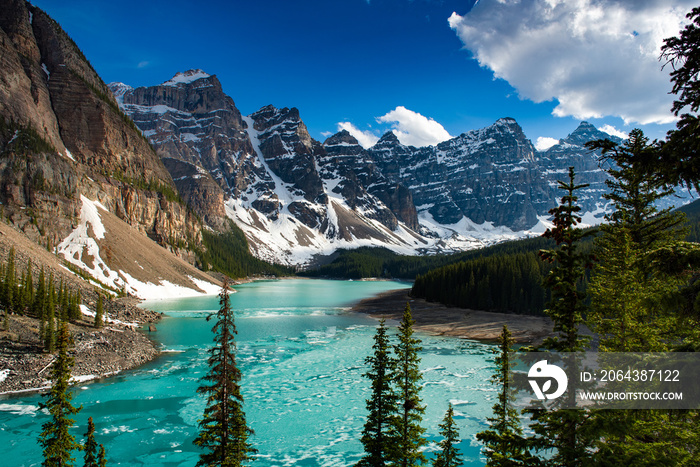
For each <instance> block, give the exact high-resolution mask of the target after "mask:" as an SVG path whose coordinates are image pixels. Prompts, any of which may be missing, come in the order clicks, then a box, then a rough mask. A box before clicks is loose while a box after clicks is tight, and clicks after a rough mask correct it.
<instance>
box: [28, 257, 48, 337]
mask: <svg viewBox="0 0 700 467" xmlns="http://www.w3.org/2000/svg"><path fill="white" fill-rule="evenodd" d="M45 300H46V289H45V279H44V268H43V267H42V268H41V271H40V272H39V280H38V281H37V287H36V293H35V294H34V300H33V301H32V307H31V308H32V314H33V315H34V316H36V317H37V319H38V320H39V341H40V342H42V343H43V342H44V339H45V338H46V314H45V312H44V309H45V307H46V306H45Z"/></svg>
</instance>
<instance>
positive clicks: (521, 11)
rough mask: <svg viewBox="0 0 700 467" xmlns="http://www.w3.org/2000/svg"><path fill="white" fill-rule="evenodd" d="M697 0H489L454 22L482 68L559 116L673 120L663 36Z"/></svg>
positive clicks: (682, 20) (677, 27) (672, 32)
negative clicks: (662, 55)
mask: <svg viewBox="0 0 700 467" xmlns="http://www.w3.org/2000/svg"><path fill="white" fill-rule="evenodd" d="M696 2H697V0H672V1H669V0H531V1H525V2H520V1H517V2H515V1H514V2H504V1H500V0H499V1H496V0H484V1H481V2H478V3H477V4H476V5H475V6H474V8H472V10H471V11H470V12H469V13H468V14H466V15H464V16H460V15H458V14H457V13H453V14H452V16H450V18H449V20H448V21H449V25H450V27H451V28H452V29H453V30H454V31H455V32H456V33H457V35H458V36H459V38H460V39H461V40H462V42H463V43H464V45H465V48H467V49H469V50H470V51H471V52H472V53H473V55H474V58H476V60H478V62H479V64H480V65H481V66H482V67H486V68H488V69H490V70H492V71H493V73H494V76H495V77H496V78H502V79H504V80H506V81H508V83H510V85H511V86H513V87H514V88H515V89H517V91H518V93H519V95H520V97H521V98H525V99H530V100H532V101H534V102H538V103H539V102H543V101H548V100H552V99H556V100H557V101H558V105H557V106H556V108H555V109H554V112H553V113H554V115H557V116H573V117H576V118H579V119H588V118H599V117H603V116H619V117H621V118H622V119H623V120H624V121H625V123H632V122H635V123H641V124H648V123H670V122H672V121H674V117H673V115H672V114H671V111H670V109H671V104H672V101H673V96H670V95H669V94H668V92H669V91H670V90H671V84H670V80H669V72H670V70H669V68H670V67H666V68H665V69H664V70H661V65H662V63H661V62H659V54H660V48H661V46H662V45H663V40H664V39H665V38H667V37H671V36H675V35H677V34H678V32H679V30H680V29H681V28H682V27H683V25H684V24H685V21H686V20H685V18H684V17H685V14H686V13H687V12H688V11H690V9H691V8H692V7H693V6H695V3H696Z"/></svg>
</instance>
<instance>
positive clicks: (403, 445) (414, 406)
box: [394, 303, 426, 467]
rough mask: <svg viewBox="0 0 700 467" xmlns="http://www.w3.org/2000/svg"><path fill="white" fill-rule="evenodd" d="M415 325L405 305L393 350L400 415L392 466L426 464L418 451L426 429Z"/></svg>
mask: <svg viewBox="0 0 700 467" xmlns="http://www.w3.org/2000/svg"><path fill="white" fill-rule="evenodd" d="M414 324H415V321H414V320H413V317H412V316H411V307H410V305H409V304H408V303H406V308H405V309H404V312H403V318H402V320H401V324H400V325H399V333H398V343H397V344H396V345H395V346H394V354H395V355H396V374H395V379H394V382H395V387H396V395H397V397H398V402H399V412H398V415H397V416H396V417H395V418H394V424H395V430H396V436H397V440H396V454H395V464H396V465H398V466H401V467H408V466H415V465H420V464H422V463H425V456H424V455H423V453H422V452H421V451H420V448H421V447H422V446H424V445H425V444H426V441H425V439H424V438H423V436H422V435H423V433H424V432H425V428H423V427H422V426H421V421H422V420H423V416H422V415H423V413H424V412H425V407H424V406H422V405H421V398H420V390H421V386H420V380H421V379H423V376H422V375H421V373H420V371H419V369H418V365H419V363H420V357H419V356H418V352H420V351H421V350H422V347H421V346H420V339H417V338H415V337H413V325H414Z"/></svg>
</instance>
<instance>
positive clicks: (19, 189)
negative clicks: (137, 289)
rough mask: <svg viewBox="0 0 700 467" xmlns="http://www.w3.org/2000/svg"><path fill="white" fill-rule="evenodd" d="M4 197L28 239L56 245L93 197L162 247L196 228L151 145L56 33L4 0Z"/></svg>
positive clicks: (0, 72)
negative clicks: (84, 205) (84, 202)
mask: <svg viewBox="0 0 700 467" xmlns="http://www.w3.org/2000/svg"><path fill="white" fill-rule="evenodd" d="M0 10H1V11H2V14H1V15H0V82H1V83H2V85H1V86H0V116H2V121H1V125H0V126H1V128H0V153H1V154H2V158H0V174H2V177H1V179H0V180H1V183H2V186H1V189H0V201H1V202H2V204H3V211H4V215H5V217H8V218H9V219H11V221H12V223H13V224H15V225H16V226H17V227H18V228H19V229H21V230H22V231H24V232H25V233H26V234H27V235H28V236H29V237H30V238H32V239H34V240H35V241H41V243H44V244H46V243H48V244H52V245H56V244H57V243H58V242H60V241H61V240H62V239H63V238H65V237H66V236H67V235H68V233H70V231H71V229H72V228H73V226H74V224H75V219H76V218H77V217H79V213H80V209H81V196H80V195H84V196H86V197H87V198H89V199H92V200H99V201H100V202H101V203H102V205H104V206H105V207H106V208H107V209H108V210H109V211H110V212H112V213H114V214H116V215H117V216H118V217H119V218H120V219H121V220H122V221H124V222H126V223H128V224H130V225H131V226H132V227H135V228H136V229H137V230H138V231H140V232H142V233H146V234H148V236H150V237H151V238H152V239H154V240H156V241H157V242H159V243H160V244H161V245H166V244H168V243H170V244H175V243H177V242H178V241H186V240H187V239H188V238H189V239H192V240H195V241H198V239H199V238H200V233H199V232H200V229H201V226H198V225H197V221H196V219H195V218H194V216H191V215H190V214H188V210H187V209H186V207H185V205H184V204H181V203H178V202H177V201H176V199H177V196H176V188H175V185H174V184H173V181H172V179H171V177H170V174H169V173H168V171H167V170H166V168H165V166H164V165H163V162H162V161H161V159H160V158H159V157H158V156H157V155H156V154H155V152H154V151H153V149H152V148H151V146H150V144H149V142H148V140H147V139H146V138H144V136H143V135H142V134H141V133H140V131H139V129H138V128H137V127H136V126H134V124H133V123H132V122H131V121H130V120H129V118H128V117H126V116H125V115H124V114H123V113H122V112H121V110H120V109H119V107H118V106H117V102H116V100H115V99H114V96H113V95H112V93H111V92H110V89H109V88H108V87H107V85H106V84H105V83H104V82H103V81H102V80H101V79H100V77H99V76H98V75H97V73H96V72H95V71H94V70H93V68H92V67H91V66H90V63H89V62H88V61H87V60H86V59H85V57H84V56H83V54H82V52H81V51H80V50H79V49H78V47H77V46H76V45H75V43H74V42H73V41H72V40H71V39H70V38H69V37H68V35H66V33H65V32H64V31H63V30H62V29H61V27H60V26H59V25H58V24H57V23H56V22H55V21H54V20H53V19H51V18H50V17H49V16H48V15H46V14H45V13H44V12H43V11H42V10H40V9H39V8H36V7H34V6H32V5H31V4H29V3H28V2H25V1H23V0H2V1H0Z"/></svg>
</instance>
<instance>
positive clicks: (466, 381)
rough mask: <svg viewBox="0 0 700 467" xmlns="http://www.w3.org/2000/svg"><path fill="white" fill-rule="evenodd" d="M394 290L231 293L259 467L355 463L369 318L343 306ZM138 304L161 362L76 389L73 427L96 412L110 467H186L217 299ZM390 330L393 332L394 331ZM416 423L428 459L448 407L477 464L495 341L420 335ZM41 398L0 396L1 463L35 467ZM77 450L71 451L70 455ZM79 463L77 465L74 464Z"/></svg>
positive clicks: (342, 286) (331, 285)
mask: <svg viewBox="0 0 700 467" xmlns="http://www.w3.org/2000/svg"><path fill="white" fill-rule="evenodd" d="M400 287H408V284H405V283H400V282H389V281H377V282H369V281H368V282H364V281H356V282H345V281H326V280H283V281H261V282H254V283H250V284H243V285H240V286H236V289H237V293H234V294H232V295H231V306H232V308H233V309H234V310H235V313H236V325H237V328H238V336H237V343H238V364H239V367H240V368H241V370H242V372H243V381H242V392H243V396H244V398H245V406H244V408H245V412H246V417H247V420H248V423H249V425H250V426H251V427H252V428H253V429H254V430H255V436H254V437H253V438H252V443H253V444H254V445H255V447H256V448H257V449H258V451H259V453H258V458H257V460H256V461H255V462H254V463H253V465H257V466H346V465H354V464H355V463H356V462H357V461H358V460H359V459H360V458H361V457H362V445H361V443H360V442H359V438H360V433H361V431H362V426H363V424H364V421H365V416H366V409H365V399H366V398H367V397H368V395H369V385H368V381H367V380H366V378H363V377H362V374H363V373H364V372H365V371H366V368H365V365H364V358H365V357H366V356H367V355H369V353H370V352H371V346H372V337H373V335H374V331H375V327H376V321H375V320H374V319H372V318H370V317H367V316H364V315H360V314H355V313H349V312H348V310H349V307H350V306H352V304H353V303H355V302H357V301H358V300H361V299H363V298H366V297H369V296H372V295H375V294H377V293H380V292H383V291H386V290H391V289H396V288H400ZM144 306H146V307H148V308H151V309H154V310H156V311H163V312H165V313H166V315H167V316H166V317H165V318H164V319H163V320H162V321H160V322H159V323H157V324H156V326H157V328H158V331H156V332H154V333H151V334H152V337H153V338H154V339H155V340H156V341H157V342H159V343H160V345H161V346H162V348H163V350H164V353H163V355H162V356H161V357H159V358H158V359H156V360H155V361H153V362H150V363H148V364H146V365H144V366H142V367H140V368H138V369H136V370H132V371H128V372H124V373H122V374H120V375H117V376H115V377H112V378H109V379H105V380H102V381H99V382H93V383H90V384H81V385H79V386H78V387H76V388H75V390H74V394H75V397H74V404H75V405H80V404H82V405H83V410H82V411H81V412H80V413H79V414H78V415H77V416H76V417H75V419H76V425H77V426H76V427H75V428H74V429H73V433H74V434H75V436H76V438H77V439H78V440H81V439H82V438H83V434H84V433H85V430H86V426H87V418H88V417H90V416H92V417H93V418H94V420H95V425H96V429H97V433H96V436H97V441H98V443H103V444H104V445H105V448H106V449H107V456H108V458H109V464H110V465H151V466H161V465H162V466H193V465H194V464H195V463H196V461H197V457H198V453H199V451H198V450H197V448H196V447H195V446H194V445H193V444H192V440H193V439H194V438H195V436H196V432H197V426H196V424H197V420H198V418H199V417H201V414H202V411H203V409H204V399H203V397H201V396H198V395H197V394H196V388H197V386H198V385H199V380H200V378H201V377H202V376H203V375H204V374H205V373H206V371H207V367H206V358H207V348H209V347H210V346H211V344H212V334H211V327H212V325H213V322H212V321H209V322H207V321H206V319H205V318H206V316H208V315H209V314H210V313H213V312H215V311H216V310H217V309H218V307H219V304H218V297H215V296H214V297H201V298H189V299H179V300H161V301H153V302H149V303H145V304H144ZM390 333H391V334H394V333H395V329H392V330H391V331H390ZM418 336H419V337H420V338H421V339H422V340H423V351H422V352H421V354H420V356H421V358H422V362H421V370H422V372H423V385H424V386H423V390H422V397H423V402H424V404H425V405H426V406H427V408H426V413H425V416H424V422H423V426H424V427H425V428H426V429H427V431H426V437H427V438H428V440H429V445H428V447H427V454H428V455H430V452H432V451H434V450H435V448H436V445H435V443H436V442H438V441H439V440H440V437H439V435H438V424H439V423H440V422H441V420H442V417H443V416H444V413H445V410H446V409H447V404H448V402H452V404H453V405H454V407H455V414H456V417H455V419H456V423H457V425H458V428H459V430H460V434H461V436H462V442H461V443H460V445H459V448H460V449H461V451H462V453H463V457H464V461H465V462H464V463H465V465H470V466H471V465H473V466H476V465H483V461H481V460H480V459H479V457H480V456H479V446H478V444H477V443H476V441H475V440H474V434H475V433H477V432H478V431H481V430H483V429H484V428H486V426H487V425H486V423H485V418H486V417H487V416H489V415H490V414H491V407H492V405H493V404H494V402H495V400H496V397H497V396H496V392H495V391H494V389H493V388H492V387H491V384H490V383H489V378H490V377H491V373H492V371H493V354H492V353H491V349H492V348H493V347H492V346H491V345H488V344H483V343H479V342H474V341H466V340H461V339H456V338H445V337H436V336H428V335H425V334H420V333H419V334H418ZM40 401H41V397H40V396H38V395H33V396H25V397H13V398H6V399H4V400H0V443H2V445H3V446H4V449H3V451H4V452H5V453H6V457H5V459H3V465H8V466H11V465H17V466H23V465H26V466H29V465H40V464H41V449H40V447H39V445H38V444H37V436H38V434H39V433H40V432H41V425H42V424H43V423H45V422H46V421H47V420H48V416H47V415H46V414H44V413H42V412H41V411H39V410H37V406H38V404H39V402H40ZM79 456H80V453H78V454H77V457H79ZM81 464H82V459H80V460H79V461H78V462H77V465H81Z"/></svg>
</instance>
